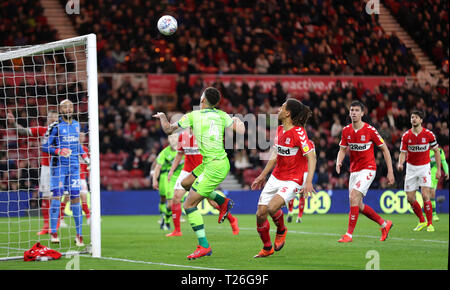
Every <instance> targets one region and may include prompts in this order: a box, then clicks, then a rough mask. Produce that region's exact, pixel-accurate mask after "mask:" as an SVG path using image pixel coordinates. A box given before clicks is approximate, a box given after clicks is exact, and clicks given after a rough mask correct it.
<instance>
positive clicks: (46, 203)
mask: <svg viewBox="0 0 450 290" xmlns="http://www.w3.org/2000/svg"><path fill="white" fill-rule="evenodd" d="M49 208H50V202H49V201H48V200H47V199H43V200H42V203H41V212H42V217H43V218H44V228H48V226H49V223H48V216H49Z"/></svg>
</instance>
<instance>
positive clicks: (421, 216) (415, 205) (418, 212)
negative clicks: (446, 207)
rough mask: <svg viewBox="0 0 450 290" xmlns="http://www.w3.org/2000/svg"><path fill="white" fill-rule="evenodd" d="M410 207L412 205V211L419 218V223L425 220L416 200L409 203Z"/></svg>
mask: <svg viewBox="0 0 450 290" xmlns="http://www.w3.org/2000/svg"><path fill="white" fill-rule="evenodd" d="M411 207H412V209H413V211H414V213H415V214H416V216H417V217H418V218H419V221H420V222H421V223H423V222H425V218H424V217H423V213H422V208H421V207H420V204H419V203H418V202H417V200H416V201H414V203H412V204H411ZM431 218H432V217H431Z"/></svg>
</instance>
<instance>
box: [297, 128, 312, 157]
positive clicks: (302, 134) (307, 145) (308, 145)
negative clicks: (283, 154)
mask: <svg viewBox="0 0 450 290" xmlns="http://www.w3.org/2000/svg"><path fill="white" fill-rule="evenodd" d="M296 132H297V134H296V135H297V136H296V137H295V140H296V141H295V146H298V147H300V149H301V150H302V154H303V155H306V154H308V153H310V152H311V151H314V150H315V149H314V143H313V142H312V141H311V140H309V138H308V134H307V133H306V131H305V129H303V128H300V130H298V131H296ZM294 134H295V133H294Z"/></svg>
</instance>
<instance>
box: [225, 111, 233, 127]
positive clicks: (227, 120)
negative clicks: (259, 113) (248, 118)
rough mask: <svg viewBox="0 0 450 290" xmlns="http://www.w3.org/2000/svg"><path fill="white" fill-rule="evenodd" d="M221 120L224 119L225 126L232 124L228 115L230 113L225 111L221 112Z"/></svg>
mask: <svg viewBox="0 0 450 290" xmlns="http://www.w3.org/2000/svg"><path fill="white" fill-rule="evenodd" d="M222 118H223V120H224V126H225V128H228V127H230V126H231V125H232V124H233V122H234V121H233V119H232V118H231V117H230V115H228V114H227V113H225V112H224V113H223V117H222Z"/></svg>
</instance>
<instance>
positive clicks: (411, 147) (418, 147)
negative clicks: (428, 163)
mask: <svg viewBox="0 0 450 290" xmlns="http://www.w3.org/2000/svg"><path fill="white" fill-rule="evenodd" d="M428 148H429V144H425V145H408V151H410V152H425V151H427V150H428Z"/></svg>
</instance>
